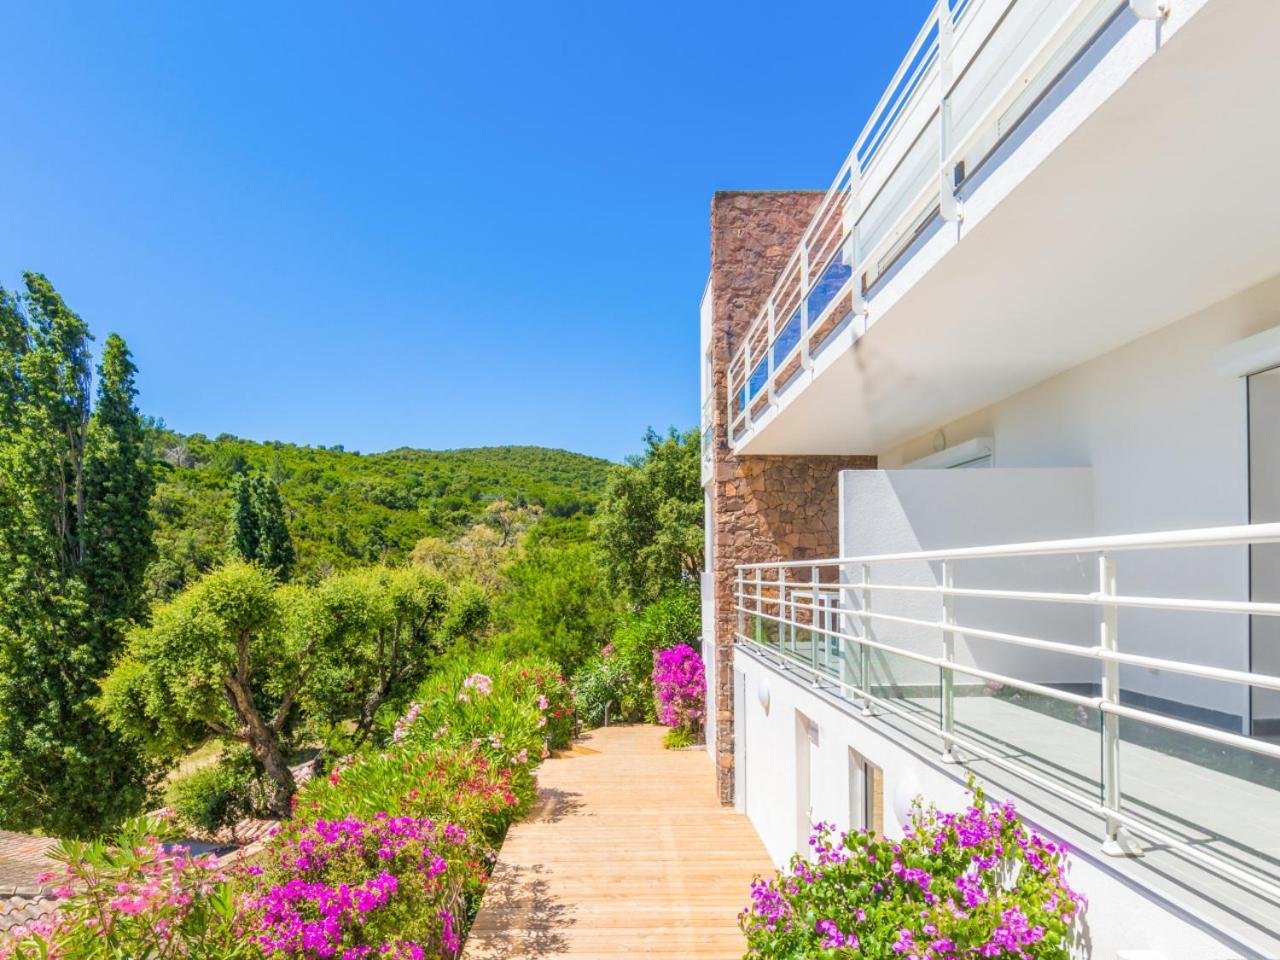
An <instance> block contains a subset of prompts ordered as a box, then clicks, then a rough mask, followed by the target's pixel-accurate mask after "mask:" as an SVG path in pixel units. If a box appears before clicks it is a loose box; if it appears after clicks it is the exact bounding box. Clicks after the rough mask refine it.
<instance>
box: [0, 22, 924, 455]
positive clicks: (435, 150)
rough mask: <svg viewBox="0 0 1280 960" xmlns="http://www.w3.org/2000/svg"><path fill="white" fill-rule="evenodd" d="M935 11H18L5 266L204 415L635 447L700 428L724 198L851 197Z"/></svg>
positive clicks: (266, 427) (427, 441)
mask: <svg viewBox="0 0 1280 960" xmlns="http://www.w3.org/2000/svg"><path fill="white" fill-rule="evenodd" d="M930 6H931V4H930V3H928V2H927V0H901V2H896V3H892V4H886V3H873V2H871V0H856V2H846V3H795V2H788V3H785V4H784V3H772V4H770V3H755V2H741V0H739V2H733V3H727V2H724V3H721V2H696V3H690V2H688V0H685V2H683V3H665V2H651V3H642V4H636V3H629V4H621V3H607V2H595V3H586V2H582V3H560V2H556V0H546V2H543V3H519V4H508V3H488V4H463V3H459V4H427V3H404V4H390V3H383V4H339V3H332V4H328V3H306V4H304V3H261V4H249V3H242V4H235V3H216V4H198V5H197V4H172V3H155V4H147V3H131V4H127V5H125V4H99V3H83V4H71V3H54V2H50V3H44V2H36V0H27V2H25V3H17V2H15V3H12V4H10V5H9V6H8V7H7V9H6V11H5V14H4V23H5V37H6V43H5V52H4V55H3V56H2V57H0V116H3V118H4V129H5V132H6V136H5V141H6V142H5V147H4V149H3V150H0V284H3V285H5V286H7V287H12V286H14V285H16V283H17V281H18V280H19V277H20V273H21V271H23V270H27V269H31V270H39V271H42V272H44V273H46V274H48V275H49V277H50V278H51V279H52V280H53V282H54V283H55V284H56V285H57V286H58V288H59V289H60V290H61V291H62V293H63V295H64V296H65V297H66V298H67V300H68V301H69V303H70V304H71V305H72V307H73V308H74V309H76V310H77V311H78V312H79V313H81V315H83V316H84V317H85V319H86V320H88V321H89V323H90V325H91V327H92V328H93V329H94V331H95V332H96V334H97V335H98V339H99V341H101V339H102V337H103V336H105V334H106V333H107V332H108V331H112V330H114V331H117V332H119V333H121V334H122V335H123V336H124V337H125V338H126V339H127V340H128V342H129V345H130V347H131V348H132V350H133V351H134V354H135V356H136V358H137V361H138V364H139V366H140V368H141V376H140V387H141V398H140V403H141V406H142V407H143V409H144V411H145V412H147V413H151V414H154V415H158V416H162V417H164V418H165V420H166V421H167V422H168V423H169V425H170V426H172V427H174V428H175V429H178V430H182V431H185V432H196V431H200V432H204V433H208V434H211V435H212V434H217V433H220V432H224V431H225V432H230V433H234V434H237V435H239V436H244V437H251V438H254V439H279V440H290V441H294V442H298V443H313V444H333V443H342V444H344V445H345V446H346V447H347V448H348V449H358V450H362V451H366V452H371V451H376V450H385V449H389V448H392V447H397V446H417V447H433V448H445V447H458V446H473V445H483V444H498V443H536V444H544V445H548V446H557V447H566V448H568V449H572V450H579V451H582V452H586V453H593V454H597V455H600V456H604V457H609V458H611V459H617V458H620V457H622V456H623V455H625V454H626V453H629V452H633V451H635V450H636V449H637V447H638V445H639V440H638V438H639V436H640V435H641V433H643V431H644V429H645V427H646V426H649V425H653V426H656V427H659V428H664V427H666V426H667V425H670V424H675V425H681V426H692V425H694V423H695V422H696V419H697V390H698V386H697V381H698V364H697V340H698V326H697V306H698V298H699V296H700V294H701V290H702V285H703V282H704V281H705V278H706V272H707V256H708V254H707V217H708V206H709V202H710V199H711V194H712V192H713V191H714V190H717V189H781V188H825V187H826V186H827V185H828V184H829V182H830V179H831V177H832V176H834V174H835V171H836V169H837V167H838V166H839V164H840V162H841V160H842V159H843V157H844V155H845V153H846V152H847V151H848V149H849V147H850V146H851V145H852V143H853V140H854V138H855V136H856V135H857V132H858V130H859V129H860V127H861V126H862V124H863V122H864V120H865V117H866V116H867V114H868V113H869V112H870V110H871V108H872V107H873V105H874V103H875V101H876V100H877V99H878V97H879V95H880V92H881V91H882V89H883V87H884V85H885V84H886V82H887V81H888V79H889V77H890V75H891V74H892V72H893V70H894V68H895V67H896V65H897V63H898V60H899V59H900V57H901V56H902V55H903V53H904V52H905V51H906V48H907V45H908V44H909V42H910V40H911V38H912V37H913V36H914V34H915V31H916V30H917V29H918V27H919V25H920V24H921V23H922V22H923V19H924V17H925V14H926V12H927V10H928V9H929V7H930Z"/></svg>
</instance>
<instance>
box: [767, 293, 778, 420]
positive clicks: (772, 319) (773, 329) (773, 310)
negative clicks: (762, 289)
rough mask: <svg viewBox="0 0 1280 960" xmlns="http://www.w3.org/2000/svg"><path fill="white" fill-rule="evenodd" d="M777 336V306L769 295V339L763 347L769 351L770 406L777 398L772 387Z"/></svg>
mask: <svg viewBox="0 0 1280 960" xmlns="http://www.w3.org/2000/svg"><path fill="white" fill-rule="evenodd" d="M777 336H778V313H777V307H776V306H775V305H774V302H773V297H770V298H769V339H768V341H767V343H768V345H767V346H766V347H765V349H766V350H768V351H769V358H768V364H769V405H770V406H772V405H773V404H774V403H776V402H777V400H778V394H777V391H776V390H775V389H774V385H773V376H774V374H775V373H776V372H777V371H775V370H774V368H773V365H774V360H775V358H774V354H775V353H776V352H777V351H776V350H775V349H774V339H775V338H776V337H777Z"/></svg>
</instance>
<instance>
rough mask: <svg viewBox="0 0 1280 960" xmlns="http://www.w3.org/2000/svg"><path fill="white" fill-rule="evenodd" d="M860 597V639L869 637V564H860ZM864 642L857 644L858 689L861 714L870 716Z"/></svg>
mask: <svg viewBox="0 0 1280 960" xmlns="http://www.w3.org/2000/svg"><path fill="white" fill-rule="evenodd" d="M859 592H860V594H861V597H862V616H861V620H862V639H863V640H869V639H871V618H870V617H868V616H867V613H868V612H869V611H870V610H871V564H869V563H864V564H862V589H861V591H859ZM869 649H870V648H868V647H867V645H866V644H865V643H860V644H858V650H859V659H860V661H861V664H860V665H861V676H859V677H858V689H859V690H861V691H862V715H863V716H864V717H869V716H871V680H870V673H871V671H870V669H869V668H870V666H871V658H870V656H869V655H868V650H869Z"/></svg>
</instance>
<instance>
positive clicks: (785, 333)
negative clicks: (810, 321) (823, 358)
mask: <svg viewBox="0 0 1280 960" xmlns="http://www.w3.org/2000/svg"><path fill="white" fill-rule="evenodd" d="M810 316H812V314H810ZM800 333H801V330H800V308H799V307H797V308H796V312H795V313H793V314H792V315H791V319H790V320H788V321H787V322H786V324H784V325H783V327H782V329H781V330H779V331H778V335H777V336H776V337H774V339H773V366H774V369H777V368H778V367H781V366H782V362H783V361H784V360H786V359H787V357H789V356H790V355H791V351H792V350H794V349H795V348H796V347H797V346H799V345H800Z"/></svg>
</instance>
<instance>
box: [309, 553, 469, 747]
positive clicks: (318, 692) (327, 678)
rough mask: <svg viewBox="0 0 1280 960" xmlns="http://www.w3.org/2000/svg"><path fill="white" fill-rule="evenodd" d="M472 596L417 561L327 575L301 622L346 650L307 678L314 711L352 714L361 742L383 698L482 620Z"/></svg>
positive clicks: (412, 683)
mask: <svg viewBox="0 0 1280 960" xmlns="http://www.w3.org/2000/svg"><path fill="white" fill-rule="evenodd" d="M474 599H475V598H474V596H473V595H472V594H471V593H470V592H467V591H454V592H451V591H450V590H449V588H448V587H447V586H446V585H445V582H444V581H443V580H442V579H441V578H440V577H438V576H436V575H435V574H433V573H431V572H429V571H427V570H424V569H422V568H420V567H416V566H408V567H399V568H389V567H370V568H366V569H363V570H356V571H352V572H350V573H345V574H340V575H338V576H335V577H332V578H331V579H329V580H327V581H325V582H324V583H323V584H321V585H320V586H319V587H317V588H315V590H314V591H313V592H312V595H311V597H310V599H309V601H308V602H307V604H306V607H305V608H306V611H307V612H306V616H305V618H304V619H305V624H306V625H305V626H303V627H300V628H299V629H311V630H315V631H320V632H326V633H327V635H326V636H325V637H324V638H323V639H320V638H317V639H316V643H317V644H318V645H321V646H325V647H327V648H332V649H340V650H341V651H342V655H341V656H340V657H334V658H333V659H332V660H331V661H329V662H328V663H327V664H326V667H325V669H324V670H323V671H322V672H321V673H319V674H317V675H316V677H315V679H314V680H313V682H312V683H311V684H309V685H308V689H307V691H306V694H305V696H306V697H307V704H306V706H307V708H308V711H309V712H310V713H311V714H313V715H315V716H319V717H322V718H323V719H325V720H327V721H329V722H331V723H334V722H338V721H340V720H345V719H354V720H355V730H354V738H355V744H356V745H357V746H358V745H359V744H361V743H363V742H364V741H365V740H366V739H367V738H368V736H369V734H370V732H371V731H372V729H373V725H374V721H375V719H376V717H377V713H378V709H379V708H380V707H381V706H382V705H383V704H384V703H386V702H387V701H388V700H394V699H396V698H400V697H403V696H405V695H407V694H408V693H409V691H411V690H412V689H413V688H414V687H416V686H417V684H418V682H419V681H420V680H421V679H422V678H423V677H424V676H425V675H426V674H427V672H428V671H429V670H430V669H431V666H432V664H433V663H434V661H435V659H436V657H437V656H438V655H439V654H440V653H441V652H442V651H443V650H444V649H445V648H446V647H447V646H449V645H450V644H451V643H452V642H454V641H455V640H457V639H460V638H467V637H471V636H473V635H474V633H475V632H476V631H477V630H478V629H482V628H483V626H484V618H481V619H479V620H476V618H475V617H474V616H473V611H472V609H471V605H472V604H473V603H474Z"/></svg>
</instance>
